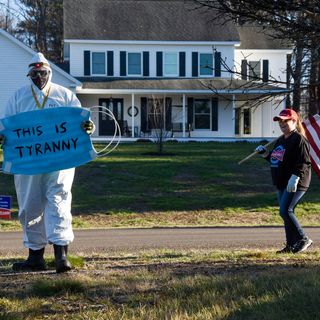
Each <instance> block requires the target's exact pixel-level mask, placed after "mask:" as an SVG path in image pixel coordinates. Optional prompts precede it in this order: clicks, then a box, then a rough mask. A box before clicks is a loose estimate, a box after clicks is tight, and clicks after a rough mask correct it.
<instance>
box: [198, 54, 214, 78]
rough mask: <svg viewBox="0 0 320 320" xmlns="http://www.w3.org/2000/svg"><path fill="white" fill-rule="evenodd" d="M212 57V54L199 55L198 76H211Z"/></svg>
mask: <svg viewBox="0 0 320 320" xmlns="http://www.w3.org/2000/svg"><path fill="white" fill-rule="evenodd" d="M212 60H213V55H212V53H200V75H202V76H204V75H212V74H213V72H212V71H213V61H212Z"/></svg>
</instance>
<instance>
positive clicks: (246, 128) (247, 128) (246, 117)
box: [243, 109, 251, 134]
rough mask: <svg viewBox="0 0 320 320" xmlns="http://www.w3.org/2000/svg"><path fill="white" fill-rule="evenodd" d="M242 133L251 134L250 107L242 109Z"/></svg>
mask: <svg viewBox="0 0 320 320" xmlns="http://www.w3.org/2000/svg"><path fill="white" fill-rule="evenodd" d="M243 133H244V134H251V112H250V109H244V110H243Z"/></svg>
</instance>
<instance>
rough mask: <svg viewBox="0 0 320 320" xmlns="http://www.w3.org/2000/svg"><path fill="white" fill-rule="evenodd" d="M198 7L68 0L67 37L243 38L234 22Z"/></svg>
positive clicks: (184, 3)
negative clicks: (215, 17)
mask: <svg viewBox="0 0 320 320" xmlns="http://www.w3.org/2000/svg"><path fill="white" fill-rule="evenodd" d="M194 9H195V3H194V2H193V1H183V0H173V1H165V0H164V1H147V0H146V1H137V0H133V1H132V0H131V1H129V0H128V1H127V0H122V1H119V0H118V1H113V0H110V1H105V0H91V1H87V0H64V39H83V40H142V41H239V36H238V32H237V30H236V28H235V26H234V25H233V24H231V23H226V22H225V23H224V24H222V23H217V22H215V23H213V22H212V12H211V13H209V14H208V13H206V12H204V11H201V10H194Z"/></svg>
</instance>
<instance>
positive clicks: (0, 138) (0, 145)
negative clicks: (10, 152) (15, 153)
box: [0, 135, 4, 148]
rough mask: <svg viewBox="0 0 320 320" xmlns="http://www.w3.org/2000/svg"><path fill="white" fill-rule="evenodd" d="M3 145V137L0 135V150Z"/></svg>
mask: <svg viewBox="0 0 320 320" xmlns="http://www.w3.org/2000/svg"><path fill="white" fill-rule="evenodd" d="M3 144H4V136H2V135H0V148H2V145H3Z"/></svg>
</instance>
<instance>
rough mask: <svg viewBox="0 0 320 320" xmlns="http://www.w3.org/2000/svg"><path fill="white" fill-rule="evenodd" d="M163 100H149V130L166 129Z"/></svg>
mask: <svg viewBox="0 0 320 320" xmlns="http://www.w3.org/2000/svg"><path fill="white" fill-rule="evenodd" d="M164 113H165V110H164V107H163V99H148V129H149V130H150V129H162V128H164V116H165V114H164Z"/></svg>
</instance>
